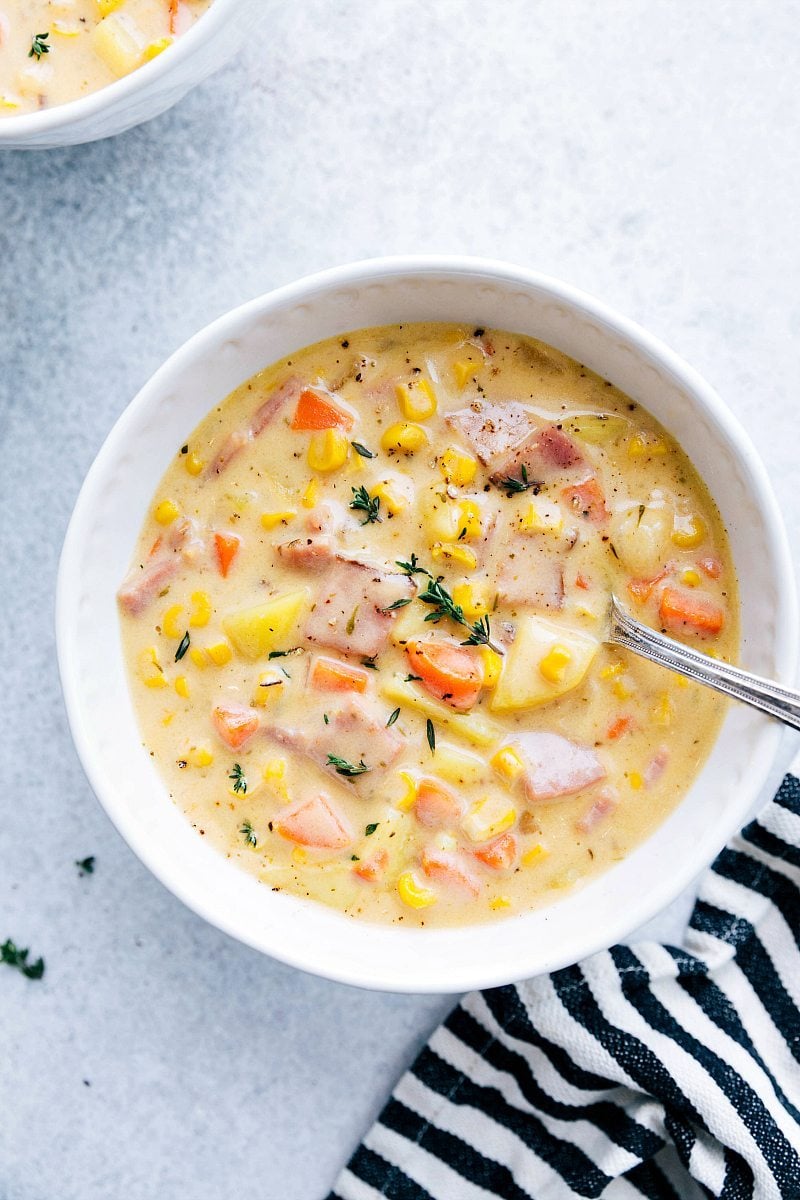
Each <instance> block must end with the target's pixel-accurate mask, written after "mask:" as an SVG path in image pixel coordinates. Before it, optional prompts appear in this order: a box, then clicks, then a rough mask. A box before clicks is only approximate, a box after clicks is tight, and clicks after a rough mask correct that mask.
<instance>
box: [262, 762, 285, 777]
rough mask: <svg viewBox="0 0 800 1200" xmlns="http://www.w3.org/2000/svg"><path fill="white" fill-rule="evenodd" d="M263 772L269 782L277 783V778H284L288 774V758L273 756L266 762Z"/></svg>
mask: <svg viewBox="0 0 800 1200" xmlns="http://www.w3.org/2000/svg"><path fill="white" fill-rule="evenodd" d="M263 774H264V778H265V779H266V781H267V783H275V782H276V781H277V780H279V779H283V777H284V776H285V774H286V759H285V758H271V759H270V760H269V762H267V763H265V764H264V772H263Z"/></svg>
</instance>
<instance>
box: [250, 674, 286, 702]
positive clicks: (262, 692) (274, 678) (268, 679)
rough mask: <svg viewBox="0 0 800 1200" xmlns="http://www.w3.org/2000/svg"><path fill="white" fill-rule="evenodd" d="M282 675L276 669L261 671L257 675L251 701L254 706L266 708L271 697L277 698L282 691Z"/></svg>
mask: <svg viewBox="0 0 800 1200" xmlns="http://www.w3.org/2000/svg"><path fill="white" fill-rule="evenodd" d="M283 683H284V677H283V676H282V675H279V674H278V672H277V671H262V672H261V674H260V675H259V677H258V683H257V684H256V690H255V692H254V694H253V699H252V701H251V703H252V704H253V705H254V706H255V707H256V708H266V706H267V705H268V704H269V703H270V701H272V700H273V699H275V700H277V698H278V697H279V696H280V694H281V692H282V691H283Z"/></svg>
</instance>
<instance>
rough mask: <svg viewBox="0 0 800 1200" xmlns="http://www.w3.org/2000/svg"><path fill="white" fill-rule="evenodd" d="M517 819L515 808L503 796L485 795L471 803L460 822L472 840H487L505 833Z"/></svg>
mask: <svg viewBox="0 0 800 1200" xmlns="http://www.w3.org/2000/svg"><path fill="white" fill-rule="evenodd" d="M516 819H517V810H516V809H515V808H514V806H513V805H511V804H509V803H508V801H507V800H506V799H505V797H503V796H487V797H486V798H485V799H483V800H478V802H477V803H476V804H473V806H472V808H471V809H470V810H469V812H468V813H467V815H466V817H465V818H464V820H463V822H462V828H463V830H464V832H465V833H466V835H467V837H468V838H469V839H470V841H472V842H488V841H489V839H490V838H494V837H497V836H498V835H499V834H501V833H505V831H506V830H507V829H510V828H511V826H512V825H513V824H514V822H515V821H516Z"/></svg>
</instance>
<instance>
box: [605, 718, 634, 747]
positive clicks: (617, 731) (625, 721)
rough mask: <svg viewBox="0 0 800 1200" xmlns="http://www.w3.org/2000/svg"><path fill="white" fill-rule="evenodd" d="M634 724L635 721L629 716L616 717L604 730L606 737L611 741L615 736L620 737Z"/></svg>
mask: <svg viewBox="0 0 800 1200" xmlns="http://www.w3.org/2000/svg"><path fill="white" fill-rule="evenodd" d="M635 724H636V722H635V721H634V719H633V717H631V716H625V717H617V719H616V721H612V722H611V724H610V725H609V727H608V729H607V730H606V738H607V739H608V741H610V742H613V741H615V740H616V738H621V737H622V735H623V733H629V732H630V730H631V729H633V727H634V725H635Z"/></svg>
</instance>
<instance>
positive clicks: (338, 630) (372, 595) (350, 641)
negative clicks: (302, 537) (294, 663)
mask: <svg viewBox="0 0 800 1200" xmlns="http://www.w3.org/2000/svg"><path fill="white" fill-rule="evenodd" d="M314 561H316V560H314ZM414 591H415V586H414V584H413V582H412V581H411V580H410V579H409V577H408V576H407V575H402V574H400V573H399V572H392V571H386V570H385V569H383V568H382V567H378V566H372V565H370V564H369V563H364V562H359V561H357V560H355V559H348V558H338V557H337V558H336V559H335V560H334V562H333V564H332V565H330V566H329V568H328V570H327V572H326V574H325V576H324V578H323V579H321V580H320V583H319V587H318V589H317V601H316V604H315V606H314V608H313V610H312V612H311V613H310V615H309V617H308V620H307V622H306V627H305V636H306V638H307V639H308V641H310V642H314V643H315V644H317V645H320V646H328V647H330V648H331V649H333V650H340V651H341V652H342V653H343V654H358V655H361V656H363V657H365V658H373V657H374V656H375V655H376V654H378V653H379V652H380V651H381V650H382V649H383V647H384V646H385V644H386V640H387V638H388V636H389V633H390V632H391V628H392V623H393V622H394V619H395V612H394V611H388V612H387V609H389V608H390V606H391V605H392V604H395V603H396V602H397V601H398V600H406V599H410V598H411V597H412V596H413V595H414Z"/></svg>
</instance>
